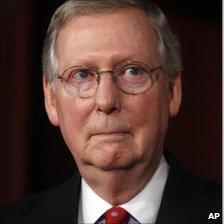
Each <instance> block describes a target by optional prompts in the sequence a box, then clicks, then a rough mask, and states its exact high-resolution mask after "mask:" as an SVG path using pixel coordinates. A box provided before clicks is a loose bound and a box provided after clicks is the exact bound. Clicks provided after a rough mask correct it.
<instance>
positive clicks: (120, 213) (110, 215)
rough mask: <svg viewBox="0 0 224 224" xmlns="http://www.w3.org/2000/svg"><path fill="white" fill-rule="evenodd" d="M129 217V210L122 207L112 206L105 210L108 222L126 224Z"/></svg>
mask: <svg viewBox="0 0 224 224" xmlns="http://www.w3.org/2000/svg"><path fill="white" fill-rule="evenodd" d="M128 218H129V214H128V212H127V211H126V210H125V209H123V208H121V207H112V208H110V209H109V210H107V211H106V212H105V219H106V224H124V223H127V221H128Z"/></svg>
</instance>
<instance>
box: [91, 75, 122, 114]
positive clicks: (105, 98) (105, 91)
mask: <svg viewBox="0 0 224 224" xmlns="http://www.w3.org/2000/svg"><path fill="white" fill-rule="evenodd" d="M95 96H96V98H95V100H96V107H97V111H98V112H100V113H106V114H111V113H114V112H118V111H119V110H120V93H119V89H118V88H117V87H116V85H115V83H114V81H113V78H112V75H111V74H110V72H104V74H101V77H100V82H99V86H98V89H97V91H96V95H95Z"/></svg>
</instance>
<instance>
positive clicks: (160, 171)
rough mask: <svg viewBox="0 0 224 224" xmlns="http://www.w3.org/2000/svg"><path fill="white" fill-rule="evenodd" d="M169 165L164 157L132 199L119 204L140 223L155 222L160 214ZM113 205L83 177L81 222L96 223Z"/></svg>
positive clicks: (80, 205) (80, 206)
mask: <svg viewBox="0 0 224 224" xmlns="http://www.w3.org/2000/svg"><path fill="white" fill-rule="evenodd" d="M168 169H169V166H168V164H167V162H166V161H165V159H164V157H162V159H161V161H160V164H159V166H158V168H157V170H156V171H155V173H154V175H153V176H152V178H151V179H150V181H149V182H148V183H147V185H146V186H145V187H144V189H143V190H142V191H141V192H139V193H138V194H137V195H136V196H135V197H134V198H132V199H131V200H130V201H128V202H126V203H124V204H122V205H119V206H120V207H122V208H124V209H126V211H128V212H129V213H130V214H131V215H132V216H133V217H134V218H135V219H137V220H138V221H139V222H140V223H154V222H155V220H156V217H157V214H158V210H159V206H160V203H161V199H162V195H163V191H164V187H165V184H166V180H167V176H168ZM111 207H112V205H111V204H109V203H108V202H107V201H105V200H104V199H102V198H101V197H100V196H99V195H97V194H96V193H95V192H94V191H93V190H92V189H91V188H90V186H89V185H88V184H87V183H86V181H85V180H84V179H83V178H82V184H81V194H80V201H79V215H78V216H79V223H94V222H96V220H97V219H98V218H99V217H100V216H102V215H103V214H104V213H105V211H107V210H108V209H110V208H111Z"/></svg>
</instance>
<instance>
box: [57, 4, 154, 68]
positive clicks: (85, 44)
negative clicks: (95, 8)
mask: <svg viewBox="0 0 224 224" xmlns="http://www.w3.org/2000/svg"><path fill="white" fill-rule="evenodd" d="M56 52H57V56H58V57H59V62H60V63H59V64H61V65H65V64H66V65H67V66H68V65H72V63H73V64H74V63H75V62H77V61H85V60H87V61H93V60H95V61H96V60H100V61H102V60H103V61H106V60H107V59H108V60H110V61H116V60H123V59H124V60H125V59H126V58H127V59H132V58H133V59H135V60H143V61H145V62H148V63H151V64H154V63H156V61H157V51H156V35H155V32H154V30H153V28H152V27H151V26H150V23H149V21H148V17H147V15H146V13H145V12H144V11H143V10H140V9H134V8H127V9H119V10H116V11H112V12H105V13H99V14H95V15H81V16H78V17H75V18H73V19H72V20H71V21H70V22H68V23H67V24H65V25H64V26H63V27H62V29H61V30H60V32H59V35H58V39H57V42H56ZM146 60H147V61H146Z"/></svg>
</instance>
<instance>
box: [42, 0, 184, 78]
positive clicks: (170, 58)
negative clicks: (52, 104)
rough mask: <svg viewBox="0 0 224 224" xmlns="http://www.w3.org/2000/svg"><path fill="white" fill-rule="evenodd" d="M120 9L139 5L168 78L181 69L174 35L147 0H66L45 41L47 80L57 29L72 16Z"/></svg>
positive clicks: (51, 69) (55, 61)
mask: <svg viewBox="0 0 224 224" xmlns="http://www.w3.org/2000/svg"><path fill="white" fill-rule="evenodd" d="M121 8H139V9H141V10H143V11H145V12H146V13H147V15H148V19H149V23H150V25H151V26H152V28H153V29H154V31H155V33H156V35H157V46H156V47H157V50H158V54H159V60H160V64H161V66H162V67H163V71H164V72H165V74H166V75H167V77H168V79H169V80H172V78H174V77H175V76H176V75H177V74H179V73H180V72H181V70H182V61H181V49H180V44H179V41H178V39H177V38H176V36H175V35H174V34H173V32H172V31H171V28H170V25H169V22H168V20H167V18H166V16H165V15H164V13H163V12H162V11H161V10H160V9H159V8H158V7H157V6H156V5H155V4H154V3H152V2H150V1H148V0H69V1H66V2H65V3H64V4H62V5H61V6H60V7H59V8H58V9H57V10H56V11H55V13H54V15H53V17H52V19H51V22H50V25H49V27H48V30H47V36H46V39H45V42H44V48H43V55H42V67H43V74H44V75H45V76H46V78H47V79H48V81H49V82H53V81H54V80H55V77H56V74H57V69H58V58H57V55H56V51H55V43H56V41H57V37H58V34H59V32H60V29H61V28H62V27H63V26H64V25H65V24H66V23H67V22H69V21H71V19H73V18H74V17H77V16H80V15H91V14H97V13H102V12H105V11H113V10H116V9H121Z"/></svg>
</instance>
